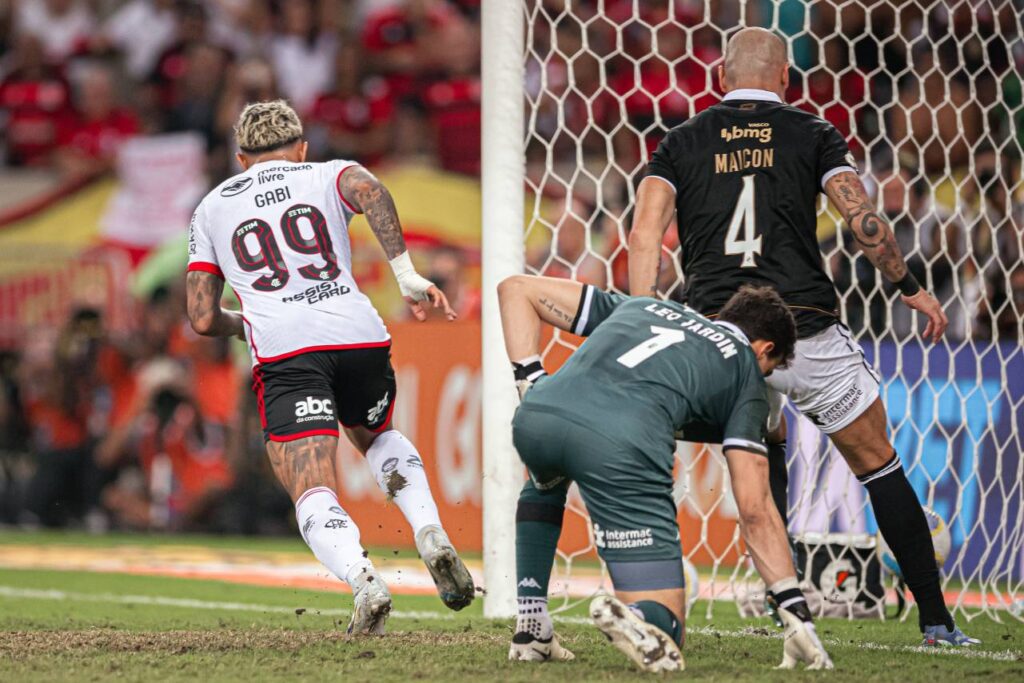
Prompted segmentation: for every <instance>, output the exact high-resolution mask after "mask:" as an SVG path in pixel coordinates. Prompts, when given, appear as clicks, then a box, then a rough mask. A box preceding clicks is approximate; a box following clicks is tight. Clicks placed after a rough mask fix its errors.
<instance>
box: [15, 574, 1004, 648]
mask: <svg viewBox="0 0 1024 683" xmlns="http://www.w3.org/2000/svg"><path fill="white" fill-rule="evenodd" d="M0 597H5V598H16V599H28V600H54V601H64V600H73V601H77V602H97V603H108V604H109V603H116V604H122V605H157V606H161V607H183V608H187V609H205V610H217V611H227V612H263V613H271V614H292V615H295V614H297V610H303V609H304V610H305V611H306V612H309V613H311V614H317V615H320V616H326V617H348V616H350V615H351V614H352V612H351V610H344V609H330V608H328V609H320V608H315V607H314V608H302V607H298V608H296V607H285V606H283V605H261V604H256V603H249V602H219V601H214V600H197V599H194V598H172V597H168V596H163V595H116V594H114V593H77V592H73V591H63V590H57V589H39V588H16V587H14V586H0ZM299 613H301V612H299ZM391 616H393V617H396V618H398V619H436V620H445V621H448V620H452V619H454V618H455V616H454V615H452V614H448V613H445V612H433V611H426V610H394V611H393V612H391ZM552 618H553V619H554V621H556V622H560V623H564V624H580V625H588V624H590V619H588V618H586V617H572V616H558V615H555V616H553V617H552ZM686 631H687V633H688V634H699V635H706V636H721V637H725V638H764V639H770V640H778V639H780V638H781V637H782V634H781V633H772V632H771V631H768V630H767V629H765V628H759V627H753V626H748V627H744V628H741V629H737V630H731V631H730V630H723V629H717V628H714V627H711V626H696V627H689V628H687V629H686ZM822 642H824V643H825V644H826V645H832V646H838V645H842V646H846V645H849V643H848V642H845V641H839V640H836V639H834V638H822ZM857 647H859V648H864V649H868V650H877V651H880V652H910V653H916V654H925V655H933V656H946V655H949V656H957V657H967V658H970V659H987V660H992V661H999V662H1013V661H1018V660H1019V659H1021V657H1022V656H1024V655H1022V654H1021V653H1020V652H1018V651H1016V650H999V651H991V650H975V649H970V648H930V647H921V646H910V645H904V646H892V645H883V644H881V643H873V642H870V641H861V642H858V643H857Z"/></svg>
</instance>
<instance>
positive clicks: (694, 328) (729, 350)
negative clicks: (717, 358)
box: [644, 304, 737, 358]
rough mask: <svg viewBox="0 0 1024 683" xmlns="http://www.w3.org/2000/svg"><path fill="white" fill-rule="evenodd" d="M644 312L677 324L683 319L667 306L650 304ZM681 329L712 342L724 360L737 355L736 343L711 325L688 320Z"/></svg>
mask: <svg viewBox="0 0 1024 683" xmlns="http://www.w3.org/2000/svg"><path fill="white" fill-rule="evenodd" d="M644 310H645V311H647V312H649V313H653V314H654V315H656V316H658V317H659V318H664V319H665V320H668V321H669V322H676V321H678V320H679V319H680V318H682V317H683V314H682V313H680V312H679V311H674V310H672V309H671V308H669V307H667V306H661V305H659V304H649V305H647V306H645V307H644ZM679 327H681V328H683V329H684V330H689V331H690V332H693V333H694V334H696V335H698V336H701V337H704V338H705V339H707V340H708V341H710V342H712V343H713V344H714V345H715V346H716V347H718V352H719V353H721V354H722V358H732V357H733V356H735V355H736V353H737V351H736V343H735V342H734V341H733V340H732V338H731V337H729V336H728V335H726V334H723V333H722V332H719V331H718V330H717V329H716V328H715V327H714V326H713V325H712V324H711V323H708V324H703V323H701V322H700V321H698V320H696V319H694V318H687V319H686V320H684V321H682V322H681V323H679Z"/></svg>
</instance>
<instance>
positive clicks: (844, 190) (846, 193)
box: [825, 172, 949, 342]
mask: <svg viewBox="0 0 1024 683" xmlns="http://www.w3.org/2000/svg"><path fill="white" fill-rule="evenodd" d="M825 194H826V195H828V198H829V200H830V201H831V202H832V205H833V206H834V207H836V209H837V210H838V211H839V213H840V215H842V217H843V220H844V221H846V224H847V225H849V226H850V230H851V232H853V237H854V239H855V240H857V244H859V245H860V248H861V251H863V252H864V255H865V256H867V258H868V260H869V261H871V264H872V265H874V266H875V268H877V269H878V270H879V271H880V272H881V273H882V275H883V276H884V277H885V279H886V280H888V281H889V282H892V283H893V284H895V285H896V286H897V287H898V288H899V290H900V292H902V297H901V298H902V299H903V301H904V303H906V304H907V305H908V306H910V307H911V308H913V309H914V310H916V311H920V312H921V313H923V314H924V315H926V316H927V317H928V324H927V326H926V327H925V329H924V336H925V337H926V338H927V337H931V338H932V341H935V342H937V341H938V340H939V338H940V337H942V334H943V332H945V330H946V326H947V325H948V324H949V320H948V318H946V314H945V313H943V311H942V306H941V305H939V302H938V301H937V300H936V299H935V297H933V296H932V295H931V294H929V293H928V292H926V291H925V290H924V289H922V288H921V285H920V284H919V283H918V282H917V280H916V279H915V278H914V276H913V275H912V274H911V273H910V271H909V270H907V263H906V261H905V260H904V258H903V254H902V252H901V251H900V248H899V245H898V244H897V243H896V237H895V236H894V235H893V233H892V229H891V228H890V227H889V224H888V223H887V222H886V220H885V219H884V218H882V217H881V216H879V215H878V212H877V211H875V207H874V205H873V204H872V203H871V201H870V200H869V199H868V195H867V192H866V191H865V190H864V184H863V183H861V181H860V178H858V177H857V174H856V173H852V172H844V173H838V174H836V175H834V176H832V177H831V178H829V179H828V181H827V182H826V183H825Z"/></svg>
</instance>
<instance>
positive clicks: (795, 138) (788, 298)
mask: <svg viewBox="0 0 1024 683" xmlns="http://www.w3.org/2000/svg"><path fill="white" fill-rule="evenodd" d="M718 75H719V79H720V81H721V85H722V89H723V90H724V91H725V92H726V96H725V99H724V101H723V102H722V103H720V104H717V105H715V106H712V107H710V108H708V109H707V110H706V111H704V112H702V113H700V114H698V115H697V116H694V117H693V118H691V119H690V120H688V121H687V122H686V123H684V124H682V125H680V126H678V127H676V128H674V129H672V130H671V131H669V133H668V134H667V135H666V136H665V138H664V140H662V142H661V144H660V145H659V147H658V149H657V151H656V152H655V153H654V155H653V157H652V159H651V163H650V165H649V167H648V176H647V177H646V178H645V179H644V180H643V182H642V183H641V184H640V187H639V189H638V192H637V204H636V213H635V218H634V222H633V229H632V231H631V233H630V236H629V281H630V292H631V293H632V294H634V295H650V294H652V293H655V282H656V280H657V276H658V270H659V265H660V259H661V241H662V237H663V235H664V233H665V230H667V229H668V226H669V224H670V223H671V221H672V217H673V214H675V216H676V221H677V225H678V230H679V242H680V244H681V245H682V249H681V258H682V266H683V273H684V275H685V278H686V281H685V285H686V287H685V290H684V292H685V297H686V301H687V303H689V304H690V305H691V306H693V307H694V308H696V309H697V310H698V311H700V312H701V313H703V314H705V315H708V316H711V317H713V316H714V314H715V313H717V311H718V310H719V309H720V308H721V307H722V306H723V305H724V304H725V302H726V301H728V299H729V297H730V296H731V295H732V294H733V293H734V292H735V291H736V290H737V289H738V288H739V287H740V286H741V285H743V284H747V283H751V284H757V285H760V284H770V285H772V286H773V287H775V289H776V290H777V291H778V292H779V294H780V295H781V296H782V299H783V300H784V301H785V302H786V303H787V304H788V305H789V307H790V309H791V310H792V311H793V314H794V317H795V319H796V322H797V336H798V341H797V347H796V357H795V359H794V360H793V362H792V363H791V364H790V366H789V367H788V368H787V369H785V370H780V371H777V372H775V373H773V374H772V376H771V377H769V378H768V379H767V381H768V385H769V387H771V388H772V389H774V390H775V392H778V393H775V392H770V393H772V394H774V397H775V399H776V400H775V401H774V403H775V405H774V406H773V411H772V417H771V418H769V429H771V430H773V436H774V441H775V442H776V445H775V447H774V448H771V449H770V450H769V460H770V465H771V469H772V483H773V496H774V497H775V502H776V505H777V506H778V507H779V512H780V513H781V514H782V515H783V518H784V519H785V515H786V492H785V487H786V472H785V447H784V439H785V423H784V422H783V421H782V420H781V397H780V396H779V394H785V395H787V396H789V398H790V399H791V400H792V401H793V403H794V404H795V405H796V407H797V408H798V409H799V410H800V411H801V412H803V413H804V415H806V416H807V417H808V418H810V419H811V420H812V421H813V422H814V423H815V424H816V425H817V426H818V427H819V428H820V429H821V431H822V432H824V433H826V434H828V435H829V437H830V438H831V439H832V442H833V443H834V444H835V446H836V448H837V449H838V450H839V452H840V453H842V454H843V457H844V458H845V459H846V461H847V463H848V464H849V466H850V469H851V470H852V471H853V473H854V474H855V475H857V478H858V480H859V481H861V482H862V483H863V484H864V485H865V486H866V487H867V489H868V493H869V495H870V497H871V503H872V507H873V508H874V512H875V517H876V518H877V520H878V526H879V529H880V531H881V532H882V535H883V536H884V537H885V540H886V542H887V543H888V544H889V547H890V548H891V549H892V551H893V553H894V555H895V556H896V560H897V562H898V563H899V565H900V568H901V569H902V571H903V575H904V577H905V580H906V582H907V585H908V587H909V588H910V590H911V592H912V593H913V594H914V597H915V599H916V601H917V605H918V609H919V617H920V627H921V630H922V632H923V633H924V634H925V643H926V644H929V645H934V644H940V643H941V644H946V645H968V644H971V643H972V642H977V641H973V640H972V639H970V638H968V637H967V636H965V635H964V634H963V632H961V631H960V630H959V629H958V628H957V627H956V625H955V624H954V623H953V618H952V616H951V615H950V613H949V610H947V609H946V605H945V602H944V598H943V595H942V590H941V586H940V584H939V569H938V567H937V565H936V562H935V552H934V548H933V546H932V540H931V535H930V533H929V529H928V523H927V521H926V519H925V516H924V513H923V512H922V510H921V505H920V503H919V502H918V500H917V497H916V495H915V494H914V490H913V489H912V488H911V486H910V483H909V482H908V481H907V478H906V476H905V475H904V473H903V469H902V465H901V464H900V460H899V456H898V455H897V454H896V453H895V451H894V449H893V447H892V444H891V443H890V442H889V439H888V436H887V434H886V426H887V421H886V415H885V408H884V406H883V404H882V401H881V399H880V398H879V382H878V378H877V376H876V375H875V374H874V371H873V370H871V369H870V368H869V367H868V366H867V364H866V363H865V362H864V356H863V353H862V352H861V350H860V348H859V347H857V346H856V345H855V344H854V343H853V342H852V341H851V338H850V334H849V330H848V329H847V328H846V326H845V325H843V324H842V322H841V321H840V320H839V317H838V314H837V312H836V303H837V302H836V294H835V289H834V287H833V285H832V282H831V280H829V278H828V275H826V274H825V270H824V267H823V263H822V256H821V252H820V251H819V249H818V242H817V238H816V234H815V232H816V219H817V216H816V210H815V209H816V204H817V200H818V193H819V192H821V191H824V192H825V194H826V195H827V196H828V198H829V199H830V200H831V202H832V204H833V205H834V206H835V208H836V209H837V210H838V211H839V212H840V214H841V215H842V216H843V219H844V220H845V221H846V222H847V224H848V225H849V226H850V229H851V231H852V232H853V235H854V237H855V238H856V240H857V242H858V244H859V245H860V249H861V251H862V252H863V253H864V255H865V256H866V257H867V258H868V259H869V260H870V261H871V263H872V264H874V266H875V267H876V268H878V269H879V270H880V271H881V272H882V275H883V276H884V277H885V278H886V279H887V280H889V281H890V282H893V283H895V284H896V285H897V286H898V287H899V289H900V291H901V292H902V294H903V296H902V297H901V298H902V299H903V302H904V303H905V304H906V305H908V306H910V307H911V308H913V309H914V310H917V311H919V312H920V313H922V314H924V315H925V316H926V317H927V318H928V324H927V326H926V327H925V330H924V336H925V337H930V338H931V339H932V340H933V341H938V340H939V338H940V337H941V336H942V334H943V332H944V331H945V329H946V325H947V324H948V320H947V318H946V316H945V314H944V313H943V311H942V308H941V306H940V305H939V303H938V301H936V299H935V298H934V297H933V296H932V295H931V294H929V293H928V292H926V291H925V290H923V289H922V288H921V286H920V285H919V284H918V282H917V281H916V280H915V279H914V276H913V275H911V274H910V272H909V271H908V270H907V265H906V262H905V261H904V259H903V255H902V254H901V253H900V249H899V247H898V246H897V244H896V240H895V238H894V237H893V234H892V230H891V229H890V228H889V226H888V224H887V223H886V222H885V220H884V219H882V218H881V217H880V216H879V215H878V213H876V211H875V207H874V206H873V204H872V202H871V200H870V199H869V198H868V196H867V193H866V191H865V189H864V186H863V184H862V183H861V181H860V178H859V177H858V176H857V173H856V170H855V168H854V160H853V157H852V156H851V154H850V152H849V149H848V148H847V145H846V142H845V141H844V140H843V138H842V136H841V135H840V134H839V132H838V131H836V129H835V128H834V127H833V126H832V125H831V124H829V123H828V122H826V121H824V120H822V119H820V118H818V117H817V116H814V115H812V114H808V113H806V112H803V111H801V110H799V109H796V108H794V107H791V106H788V105H786V104H785V103H784V102H783V101H782V95H783V93H784V92H785V90H786V87H787V86H788V84H789V65H788V64H787V62H786V48H785V45H784V44H783V42H782V41H781V40H780V39H779V38H778V37H777V36H775V35H774V34H772V33H771V32H770V31H767V30H765V29H759V28H747V29H743V30H741V31H739V32H738V33H736V35H734V36H733V37H732V38H731V39H730V40H729V44H728V46H727V49H726V55H725V60H724V64H723V65H722V66H720V67H719V73H718Z"/></svg>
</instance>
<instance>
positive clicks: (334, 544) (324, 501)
mask: <svg viewBox="0 0 1024 683" xmlns="http://www.w3.org/2000/svg"><path fill="white" fill-rule="evenodd" d="M295 518H296V519H297V520H298V521H299V531H300V532H301V533H302V540H304V541H305V542H306V545H308V546H309V549H310V550H312V551H313V554H314V555H315V556H316V559H318V560H320V562H322V563H323V565H324V566H325V567H327V568H328V569H330V570H331V573H332V574H334V575H335V576H337V577H338V578H339V579H341V580H342V581H345V582H347V583H348V584H349V585H352V579H353V578H354V577H355V576H356V575H357V574H358V573H359V572H361V571H363V570H364V569H366V568H368V567H372V566H373V564H372V563H371V562H370V561H369V560H368V559H366V551H365V550H363V546H362V545H361V544H360V543H359V528H358V527H357V526H356V523H355V522H354V521H353V520H352V518H351V517H349V516H348V513H347V512H345V510H344V509H343V508H342V507H341V505H339V504H338V497H337V496H336V495H334V491H332V490H331V489H329V488H327V487H326V486H318V487H316V488H312V489H309V490H308V491H306V492H305V493H303V494H302V495H301V496H299V500H298V501H297V502H296V503H295Z"/></svg>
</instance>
